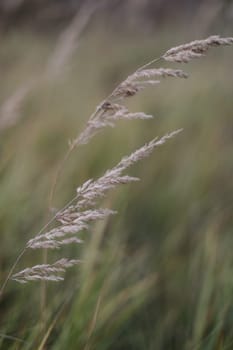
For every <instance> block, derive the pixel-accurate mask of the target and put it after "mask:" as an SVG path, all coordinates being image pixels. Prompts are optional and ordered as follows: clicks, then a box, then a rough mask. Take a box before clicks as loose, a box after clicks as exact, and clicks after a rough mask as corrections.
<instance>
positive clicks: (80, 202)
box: [0, 36, 233, 294]
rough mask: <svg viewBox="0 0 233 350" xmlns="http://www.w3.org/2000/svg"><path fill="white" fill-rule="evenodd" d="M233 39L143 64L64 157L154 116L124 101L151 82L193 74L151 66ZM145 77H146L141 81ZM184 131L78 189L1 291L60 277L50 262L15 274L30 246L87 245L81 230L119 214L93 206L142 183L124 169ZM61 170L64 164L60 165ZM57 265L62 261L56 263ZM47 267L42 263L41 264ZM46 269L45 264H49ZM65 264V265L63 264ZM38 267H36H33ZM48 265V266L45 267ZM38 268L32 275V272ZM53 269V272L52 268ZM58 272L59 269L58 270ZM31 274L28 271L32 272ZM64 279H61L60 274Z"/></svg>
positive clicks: (194, 45)
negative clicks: (12, 284) (123, 123)
mask: <svg viewBox="0 0 233 350" xmlns="http://www.w3.org/2000/svg"><path fill="white" fill-rule="evenodd" d="M232 43H233V38H231V37H229V38H221V37H220V36H211V37H209V38H207V39H205V40H196V41H193V42H191V43H189V44H184V45H180V46H177V47H174V48H172V49H170V50H168V51H167V52H166V53H165V54H164V55H163V56H161V57H160V58H158V59H154V60H152V61H150V62H148V63H146V64H145V65H143V66H141V67H140V68H138V69H137V70H136V71H135V72H134V73H133V74H131V75H129V76H128V77H127V78H126V79H125V80H124V81H123V82H122V83H120V84H119V85H118V86H117V87H116V88H115V89H114V90H113V92H112V93H111V94H110V95H109V96H108V97H107V98H106V99H105V100H104V101H102V102H101V103H100V104H99V105H98V106H97V108H96V110H95V111H94V113H93V114H92V115H91V117H90V118H89V120H88V122H87V127H86V128H85V129H84V131H83V132H82V133H81V134H80V136H79V137H77V138H76V139H75V140H73V142H72V143H71V144H70V148H69V151H68V153H67V155H66V157H65V158H64V160H63V162H62V165H64V161H66V160H67V158H68V156H69V154H70V152H71V151H72V150H73V148H74V147H76V146H78V145H81V144H85V143H87V142H88V141H89V140H90V139H91V138H92V137H93V136H94V135H95V134H96V133H98V132H99V131H100V130H101V129H102V128H104V127H106V126H115V122H116V121H117V120H120V119H137V118H139V119H148V118H151V116H149V115H147V114H145V113H143V112H138V113H130V112H129V111H128V109H127V108H126V107H125V106H124V105H122V104H119V103H118V101H122V100H124V99H126V98H127V97H130V96H134V95H135V94H137V93H138V92H139V91H140V90H142V89H144V88H145V87H146V86H148V85H154V84H158V83H159V82H160V81H159V80H156V79H155V77H178V78H187V74H186V73H184V72H183V71H182V70H177V69H168V68H158V69H148V67H149V66H151V65H152V64H154V63H155V62H156V61H158V60H160V59H165V60H166V61H177V62H188V61H189V60H190V59H191V58H197V57H201V56H203V55H204V54H205V53H206V52H207V51H208V49H209V48H210V47H214V46H221V45H231V44H232ZM142 78H143V79H144V80H141V79H142ZM180 131H181V129H180V130H177V131H174V132H171V133H170V134H167V135H165V136H163V137H162V138H161V139H158V138H156V139H154V140H152V141H151V142H150V143H148V144H146V145H145V146H143V147H141V148H140V149H138V150H137V151H135V152H134V153H132V154H131V155H130V156H128V157H124V158H123V159H122V160H121V161H120V162H119V163H118V164H117V165H116V166H115V167H114V168H113V169H111V170H108V171H106V173H105V174H104V175H103V176H102V177H100V178H99V179H97V180H95V181H94V180H88V181H86V182H85V183H84V184H83V185H82V186H81V187H79V188H78V189H77V195H76V197H75V198H73V200H72V201H71V202H70V203H69V204H67V205H66V206H65V207H64V208H63V209H62V210H60V211H59V212H58V214H57V215H56V216H55V217H54V218H52V219H51V220H50V222H49V223H47V224H46V225H45V227H44V228H43V229H42V230H41V231H40V232H39V233H38V235H37V236H35V237H34V238H33V239H31V240H30V241H29V242H28V243H27V245H26V246H25V248H24V249H23V251H22V252H21V254H20V255H19V256H18V258H17V259H16V261H15V263H14V265H13V266H12V268H11V270H10V272H9V274H8V276H7V279H6V280H5V282H4V284H3V286H2V288H1V290H0V294H1V293H2V292H3V290H4V288H5V286H6V284H7V281H8V280H9V279H10V278H12V279H16V280H19V279H20V276H21V274H22V276H24V275H25V276H29V278H28V277H27V278H24V277H23V278H22V279H24V281H26V280H29V279H31V280H35V279H45V280H46V279H50V280H54V279H55V280H56V277H54V274H51V273H50V270H49V268H50V267H51V268H56V267H57V266H54V264H52V265H48V264H44V265H37V266H34V269H38V271H39V272H38V271H36V270H35V271H36V272H37V274H36V273H33V270H30V269H29V270H28V269H26V270H23V271H21V272H19V273H16V274H14V275H13V271H14V269H15V267H16V265H17V263H18V261H19V260H20V259H21V257H22V256H23V254H24V252H25V251H26V250H27V249H28V248H31V249H39V248H44V249H45V248H46V249H47V248H50V249H58V248H60V247H62V246H63V245H67V244H71V243H82V240H80V239H79V238H77V237H76V234H77V233H78V232H80V231H81V230H87V229H88V228H89V224H90V222H92V221H95V220H99V219H104V218H106V217H108V216H109V215H112V214H115V212H114V211H112V210H109V209H93V207H95V205H96V203H97V201H98V200H99V199H101V198H102V197H104V196H105V194H106V192H107V191H108V190H110V189H112V188H114V187H116V185H119V184H127V183H130V182H132V181H137V180H138V178H135V177H131V176H128V175H122V172H123V171H124V170H126V169H127V168H128V167H129V166H131V165H133V164H134V163H135V162H138V161H139V160H141V159H143V158H145V157H147V156H149V155H150V153H151V152H152V151H153V149H154V148H155V147H157V146H160V145H162V144H164V143H165V142H166V141H167V139H169V138H171V137H173V136H175V135H176V134H177V133H179V132H180ZM59 169H60V168H59ZM58 175H59V171H58V172H57V174H56V178H55V181H54V185H53V187H52V191H51V194H52V195H51V198H52V196H53V193H54V189H55V185H56V181H57V177H58ZM55 219H57V221H58V222H60V226H58V227H56V228H54V229H52V230H50V231H48V232H46V233H42V232H43V231H45V230H46V228H47V227H48V226H49V224H50V223H51V222H53V221H54V220H55ZM55 264H56V263H55ZM41 266H42V267H41ZM43 267H44V268H43ZM66 267H69V266H68V265H67V264H63V266H62V268H63V269H65V268H66ZM59 268H61V267H60V266H59ZM31 269H33V268H31ZM43 269H44V270H43ZM30 271H32V276H33V277H32V276H31V275H30V273H31V272H30ZM51 271H52V270H51ZM52 272H53V271H52ZM27 274H28V275H27ZM12 275H13V276H12ZM59 278H60V277H59Z"/></svg>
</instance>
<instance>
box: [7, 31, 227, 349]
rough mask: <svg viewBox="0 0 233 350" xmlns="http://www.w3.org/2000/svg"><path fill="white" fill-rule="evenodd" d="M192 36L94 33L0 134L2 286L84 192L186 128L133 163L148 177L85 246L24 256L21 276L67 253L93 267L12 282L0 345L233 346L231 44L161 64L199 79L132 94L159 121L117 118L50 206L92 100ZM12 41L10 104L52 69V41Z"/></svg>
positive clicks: (118, 192)
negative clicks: (38, 237)
mask: <svg viewBox="0 0 233 350" xmlns="http://www.w3.org/2000/svg"><path fill="white" fill-rule="evenodd" d="M194 34H195V33H194ZM194 34H193V33H192V32H191V31H186V32H184V31H179V32H175V31H174V30H170V28H167V29H166V30H165V29H161V31H160V32H158V33H153V34H147V35H145V33H144V34H143V33H142V34H140V33H138V35H135V33H130V32H129V33H127V34H125V33H122V34H121V33H120V34H119V33H118V35H116V34H114V33H108V34H107V33H106V32H105V31H104V30H103V29H99V30H90V31H88V33H86V34H85V37H84V38H82V40H81V43H80V45H79V47H78V48H77V50H75V52H74V53H73V55H72V59H70V60H69V62H68V63H67V64H65V65H64V67H62V69H60V70H59V72H58V74H57V75H55V76H53V77H52V78H50V77H48V79H47V80H46V79H44V80H43V81H41V82H40V83H38V84H37V85H36V88H34V89H32V90H31V91H30V93H28V95H27V97H26V98H25V99H24V101H23V103H22V104H20V106H19V108H20V109H19V113H20V117H19V118H18V119H17V120H15V121H14V122H13V125H9V126H8V125H7V126H6V127H2V128H1V130H0V133H1V136H0V159H1V161H0V194H1V195H0V231H1V246H0V280H1V281H3V280H4V279H5V278H6V275H7V273H8V272H9V269H10V267H11V266H12V264H13V263H14V261H15V259H16V257H17V255H18V254H19V252H20V251H21V250H22V249H23V247H24V246H25V243H26V242H27V241H28V240H29V239H30V238H32V237H33V236H34V235H35V233H36V232H38V231H39V230H40V228H41V227H42V226H43V225H44V224H45V223H46V222H47V221H48V219H49V217H50V216H51V215H52V213H53V212H54V211H56V210H57V209H59V208H61V207H63V206H64V205H65V204H66V203H67V202H68V201H69V200H70V198H72V196H73V193H74V192H75V189H76V188H77V186H79V185H81V184H82V183H83V182H85V181H86V180H87V179H90V178H91V179H92V178H97V177H99V176H101V175H102V174H103V173H104V172H105V171H106V169H109V168H111V167H113V166H114V165H115V164H116V163H117V162H118V161H119V160H120V159H121V158H122V157H123V156H125V155H126V154H130V153H131V152H133V151H134V150H135V149H137V148H138V147H140V146H142V145H143V144H145V143H146V142H148V141H150V140H151V139H153V138H154V137H155V136H162V135H164V134H166V133H167V132H169V131H172V130H175V129H179V128H184V130H183V132H182V133H180V134H179V135H177V136H176V137H175V138H174V139H172V140H169V142H167V143H166V144H165V145H163V146H162V147H160V148H158V149H156V150H155V151H154V152H153V153H152V155H151V156H150V158H147V159H145V160H143V161H142V162H140V163H138V164H137V165H135V166H134V167H133V168H132V169H130V171H129V173H130V175H132V176H137V177H139V178H140V179H141V181H140V182H137V183H132V184H129V185H126V186H122V187H120V188H118V189H114V190H113V191H111V192H110V193H109V194H108V195H107V196H106V198H104V199H103V203H102V206H103V207H108V208H111V209H113V210H117V212H118V214H117V215H114V216H112V217H110V218H108V219H106V220H103V221H100V222H97V223H94V224H93V225H92V227H91V229H90V230H88V231H87V232H82V233H81V234H80V237H82V239H83V240H84V243H83V244H80V245H77V246H71V247H65V248H63V250H62V253H61V251H55V252H52V254H51V253H50V252H49V254H48V256H45V253H44V252H43V251H42V252H41V251H28V252H27V253H26V254H25V255H24V257H23V258H22V259H21V261H20V262H19V265H18V266H17V269H16V270H17V271H18V270H20V269H23V268H25V267H28V266H32V265H35V264H39V263H41V262H42V261H43V259H46V260H48V261H55V260H56V259H57V258H58V257H61V256H67V257H71V258H77V259H82V260H83V262H82V264H80V265H79V266H76V267H73V268H72V269H70V270H69V271H68V272H67V273H66V275H65V280H64V281H62V282H59V283H52V282H51V283H44V282H30V283H27V284H18V283H17V282H15V281H9V283H8V285H7V288H6V289H5V291H4V294H3V296H2V299H1V300H0V310H1V313H0V348H1V349H25V350H26V349H54V350H59V349H71V350H72V349H85V350H88V349H89V350H90V349H97V350H98V349H100V350H104V349H113V350H114V349H119V350H120V349H121V350H124V349H134V350H137V349H138V350H141V349H147V350H150V349H151V350H152V349H153V350H154V349H155V350H157V349H158V350H162V349H172V350H180V349H185V350H191V349H192V350H194V349H198V350H230V349H233V328H232V324H233V256H232V247H233V238H232V233H233V217H232V209H233V201H232V193H233V183H232V173H233V160H232V150H233V138H232V133H233V119H232V109H233V99H232V86H233V85H232V83H233V75H232V69H233V67H232V59H233V49H232V47H226V48H225V47H223V48H222V47H221V48H216V49H213V50H212V51H211V52H209V53H208V55H207V57H203V58H201V59H198V60H193V61H192V62H190V63H189V64H187V65H185V64H181V65H179V64H174V63H170V64H169V63H168V62H166V63H162V66H166V67H172V68H174V67H175V68H179V69H180V68H181V69H183V70H184V71H185V72H187V73H188V74H189V75H190V76H189V78H188V79H184V80H183V79H167V80H163V81H161V83H160V84H159V85H158V86H157V85H156V86H152V87H150V88H149V89H147V90H145V91H142V92H140V94H138V95H137V96H135V97H132V98H131V99H129V100H128V101H127V105H128V107H129V108H130V109H131V110H132V111H143V112H145V113H147V114H151V115H154V118H153V119H150V120H135V121H124V120H122V121H119V122H118V123H117V125H116V127H115V128H106V129H105V130H103V131H102V132H101V133H99V134H98V135H96V136H95V138H93V139H92V140H91V141H90V142H89V143H88V144H87V145H82V146H81V147H79V148H78V149H77V150H74V152H73V153H72V155H71V156H70V158H69V159H68V160H67V161H66V162H65V165H64V167H63V170H62V172H61V174H60V177H59V180H58V183H57V186H56V190H55V193H54V198H53V202H52V205H50V204H51V203H50V204H49V193H50V191H51V186H52V184H53V180H54V176H55V173H56V170H57V167H58V164H59V163H60V162H61V159H62V158H63V157H64V155H65V153H66V151H67V148H68V141H69V140H72V139H74V138H75V137H76V136H77V135H78V134H79V133H80V132H81V131H82V130H83V128H84V126H85V122H86V121H87V119H88V118H89V116H90V115H91V113H92V112H93V110H94V109H95V106H96V105H98V103H99V102H100V101H101V100H103V98H104V97H105V96H107V95H108V94H109V92H111V91H112V90H113V88H114V87H115V86H116V85H117V84H118V83H119V82H120V81H122V80H123V79H124V78H126V77H127V76H128V75H129V74H131V73H132V72H133V71H134V70H135V69H136V68H137V67H138V66H140V65H143V64H144V63H146V62H148V61H149V60H151V59H153V58H155V57H159V56H160V55H161V54H162V53H163V52H165V51H166V50H167V49H169V48H170V47H172V46H175V45H178V44H182V43H185V42H189V41H191V40H194V39H199V38H200V37H196V36H195V37H194ZM214 34H215V33H214ZM221 34H222V33H221ZM227 34H228V35H229V36H230V35H231V34H232V33H227ZM1 40H2V44H1V50H0V70H1V86H2V88H1V92H0V102H1V104H3V103H4V101H6V99H7V98H8V97H9V96H11V94H12V93H13V92H14V91H16V90H17V89H18V87H21V86H22V87H23V88H24V87H27V86H28V85H27V84H30V82H31V81H34V79H39V77H40V76H41V74H43V73H44V69H45V67H46V62H47V61H48V58H49V57H50V55H51V52H52V50H53V47H54V42H55V38H54V36H53V35H52V34H51V35H50V36H46V35H45V34H38V33H29V32H27V31H25V30H21V31H18V32H15V31H12V32H9V33H8V34H7V35H6V36H5V37H3V38H1ZM160 65H161V64H160V63H159V65H158V66H157V67H160Z"/></svg>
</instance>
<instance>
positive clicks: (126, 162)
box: [12, 129, 182, 283]
mask: <svg viewBox="0 0 233 350" xmlns="http://www.w3.org/2000/svg"><path fill="white" fill-rule="evenodd" d="M181 131H182V129H179V130H176V131H173V132H171V133H168V134H166V135H164V136H163V137H161V138H160V139H159V138H155V139H153V140H152V141H150V142H149V143H148V144H145V145H144V146H142V147H141V148H139V149H138V150H136V151H135V152H133V153H132V154H130V155H129V156H127V157H124V158H122V159H121V161H120V162H119V163H118V164H117V165H116V166H115V167H114V168H112V169H111V170H107V171H106V172H105V174H104V175H103V176H102V177H100V178H99V179H97V180H88V181H86V182H85V183H84V184H83V185H82V186H80V187H78V188H77V195H76V197H75V200H74V201H73V204H72V205H70V206H68V207H67V208H66V209H64V210H63V211H60V212H59V214H58V215H57V216H56V219H57V221H58V222H60V226H58V227H56V228H54V229H52V230H50V231H48V232H46V233H44V234H40V235H37V236H36V237H35V238H33V239H31V240H29V241H28V243H27V246H26V247H27V248H31V249H39V248H42V249H59V248H60V247H62V246H63V245H67V244H73V243H82V240H80V239H79V238H77V237H76V236H75V235H77V234H78V233H79V232H80V231H83V230H87V229H89V227H90V226H89V225H90V223H91V222H93V221H96V220H102V219H104V218H106V217H108V216H110V215H113V214H116V212H115V211H112V210H110V209H92V208H93V207H95V205H96V204H97V201H98V200H99V199H101V198H103V197H104V196H105V195H106V193H107V192H108V191H109V190H111V189H113V188H115V187H116V186H117V185H123V184H128V183H130V182H133V181H138V180H139V179H138V178H136V177H132V176H128V175H122V173H123V171H125V170H126V169H127V168H129V167H130V166H132V165H133V164H134V163H137V162H138V161H140V160H142V159H144V158H146V157H148V156H149V155H150V154H151V153H152V151H153V150H154V149H155V148H156V147H159V146H161V145H163V144H164V143H165V142H166V141H167V140H169V139H170V138H172V137H174V136H175V135H177V134H178V133H180V132H181ZM87 208H88V209H87ZM63 238H65V239H63ZM72 261H73V260H72ZM74 261H77V260H74ZM61 262H63V260H59V262H57V263H55V264H52V265H49V264H43V265H36V266H34V267H32V268H28V269H25V270H23V271H21V272H18V273H16V274H14V275H13V276H12V279H13V280H16V281H18V282H22V283H25V282H26V281H34V280H38V279H40V280H43V279H44V280H50V281H59V280H62V279H63V278H62V277H60V276H57V274H56V275H54V272H60V271H61V272H64V270H65V269H66V268H67V267H70V265H69V264H68V263H66V264H63V263H61Z"/></svg>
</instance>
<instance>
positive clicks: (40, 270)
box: [12, 258, 81, 283]
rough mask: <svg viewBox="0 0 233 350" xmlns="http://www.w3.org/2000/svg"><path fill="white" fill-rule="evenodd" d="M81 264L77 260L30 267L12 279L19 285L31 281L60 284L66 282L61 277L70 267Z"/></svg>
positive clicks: (63, 260)
mask: <svg viewBox="0 0 233 350" xmlns="http://www.w3.org/2000/svg"><path fill="white" fill-rule="evenodd" d="M79 263H81V260H76V259H72V260H69V259H65V258H63V259H60V260H58V261H56V262H55V263H53V264H42V265H35V266H33V267H28V268H26V269H24V270H22V271H20V272H18V273H16V274H14V276H12V279H13V280H15V281H17V282H19V283H27V282H29V281H38V280H43V281H53V282H60V281H63V280H64V277H63V276H62V275H61V274H62V273H64V272H65V270H66V269H67V268H69V267H72V266H74V265H77V264H79Z"/></svg>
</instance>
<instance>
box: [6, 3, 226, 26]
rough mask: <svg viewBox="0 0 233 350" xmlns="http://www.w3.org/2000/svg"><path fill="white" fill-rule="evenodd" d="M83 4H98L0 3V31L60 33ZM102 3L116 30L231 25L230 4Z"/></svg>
mask: <svg viewBox="0 0 233 350" xmlns="http://www.w3.org/2000/svg"><path fill="white" fill-rule="evenodd" d="M100 2H101V1H100ZM84 3H85V5H86V3H89V4H90V6H92V5H96V4H97V2H96V0H66V1H61V0H1V2H0V30H9V29H12V28H15V27H17V26H31V27H33V28H34V29H36V30H40V31H44V30H48V29H50V30H51V29H53V30H56V29H57V28H59V29H60V27H61V26H63V25H65V24H66V23H67V22H69V20H70V19H71V18H72V17H73V16H74V15H75V14H76V13H77V12H78V11H79V10H80V8H81V7H82V6H83V5H84ZM102 3H103V5H102V10H101V14H102V16H103V18H104V19H105V20H109V23H112V24H114V26H116V27H117V26H119V23H120V25H121V26H122V25H123V26H132V25H135V26H138V25H139V22H138V19H140V20H141V21H142V20H144V24H146V26H147V27H148V28H150V27H151V26H152V27H154V26H157V25H160V24H161V23H164V22H167V21H178V20H179V19H180V18H181V17H182V18H185V19H186V20H192V19H194V18H197V17H199V15H200V14H202V13H205V15H207V17H211V18H214V19H216V18H217V20H218V21H220V22H222V23H224V24H227V22H229V23H231V22H232V21H233V2H232V1H231V0H217V1H216V0H124V1H122V0H111V1H107V0H105V1H102ZM119 21H120V22H119Z"/></svg>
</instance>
